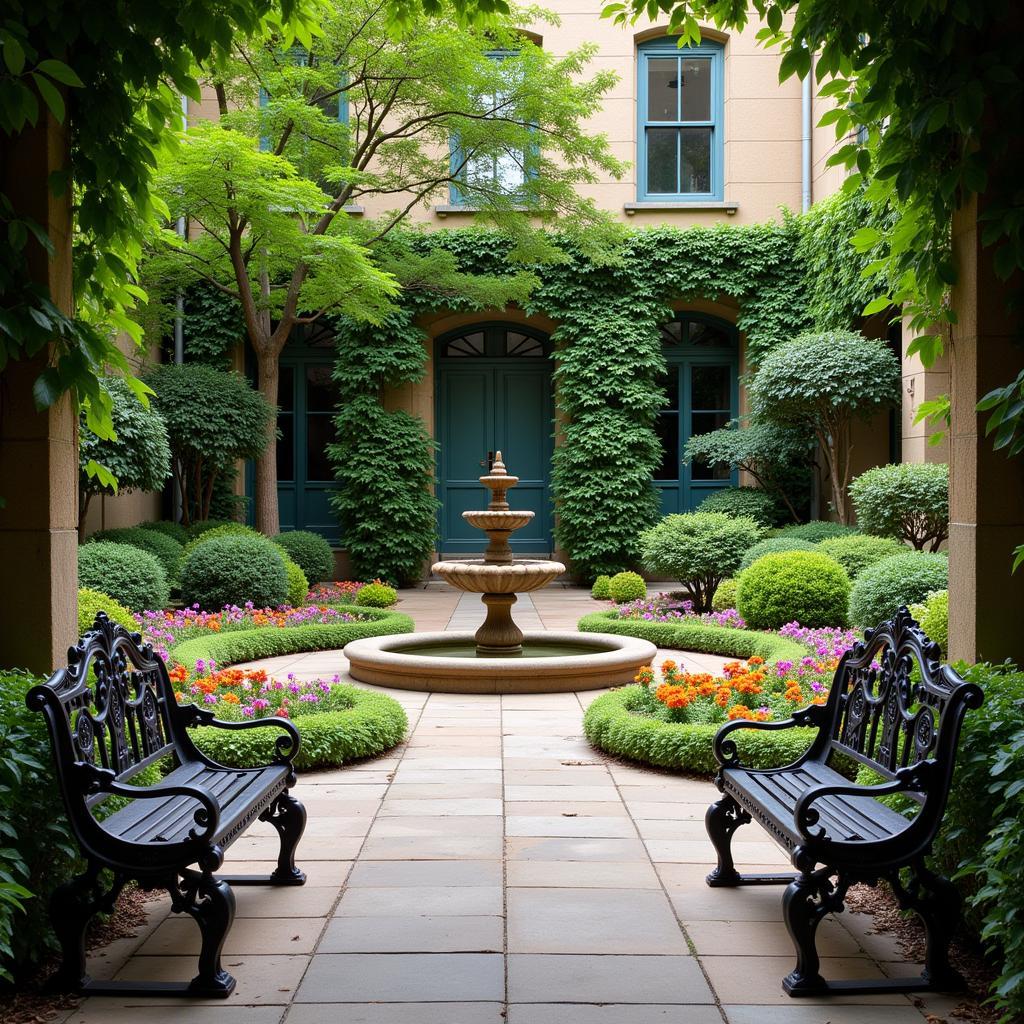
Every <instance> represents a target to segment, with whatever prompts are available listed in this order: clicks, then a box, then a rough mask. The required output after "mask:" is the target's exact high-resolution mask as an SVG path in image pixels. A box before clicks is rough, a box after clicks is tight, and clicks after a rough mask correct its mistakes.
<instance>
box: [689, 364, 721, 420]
mask: <svg viewBox="0 0 1024 1024" xmlns="http://www.w3.org/2000/svg"><path fill="white" fill-rule="evenodd" d="M690 388H691V394H690V404H691V406H692V408H693V409H695V410H696V409H728V408H729V406H730V404H731V403H730V401H729V367H728V366H694V367H693V369H692V370H691V376H690Z"/></svg>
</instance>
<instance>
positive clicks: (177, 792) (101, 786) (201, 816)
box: [77, 761, 220, 842]
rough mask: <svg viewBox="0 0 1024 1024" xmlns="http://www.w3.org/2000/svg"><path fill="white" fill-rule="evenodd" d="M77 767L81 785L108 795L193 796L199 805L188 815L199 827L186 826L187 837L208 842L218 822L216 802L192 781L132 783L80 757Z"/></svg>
mask: <svg viewBox="0 0 1024 1024" xmlns="http://www.w3.org/2000/svg"><path fill="white" fill-rule="evenodd" d="M77 767H78V768H79V770H80V772H81V774H82V775H83V777H84V779H85V782H84V786H83V788H84V789H85V791H86V792H87V793H91V794H97V793H109V794H110V795H111V796H124V797H130V798H131V799H132V800H157V799H159V798H161V797H168V796H184V797H188V798H189V799H191V800H197V801H198V802H199V804H200V806H199V807H197V808H196V811H195V814H193V816H192V817H193V819H194V820H195V823H196V824H197V825H199V826H200V827H201V828H202V831H201V832H197V831H196V830H195V829H190V830H189V833H188V837H189V839H191V840H195V841H197V842H208V841H209V840H211V839H212V838H213V836H214V835H215V834H216V832H217V829H218V827H219V826H220V805H219V804H218V803H217V801H216V800H215V799H214V798H213V796H212V795H211V794H210V793H208V792H207V791H206V790H205V789H204V788H203V787H202V786H198V785H196V784H194V783H193V784H192V785H191V786H165V785H160V784H157V785H154V786H132V785H130V784H129V783H127V782H118V780H117V776H116V775H115V774H114V773H113V772H112V771H111V770H110V769H109V768H97V767H96V766H95V765H91V764H86V763H85V762H81V761H80V762H78V763H77Z"/></svg>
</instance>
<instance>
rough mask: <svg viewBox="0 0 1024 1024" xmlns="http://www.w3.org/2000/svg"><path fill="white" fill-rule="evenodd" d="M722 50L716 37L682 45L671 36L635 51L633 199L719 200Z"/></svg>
mask: <svg viewBox="0 0 1024 1024" xmlns="http://www.w3.org/2000/svg"><path fill="white" fill-rule="evenodd" d="M724 64H725V61H724V56H723V49H722V44H721V43H716V42H712V41H710V40H709V41H707V42H702V43H701V44H700V45H699V46H687V47H682V48H680V47H679V46H678V45H677V37H676V36H664V37H662V38H659V39H652V40H649V41H648V42H646V43H641V44H640V46H639V49H638V61H637V76H638V89H637V96H638V103H637V111H638V118H639V123H638V125H637V199H639V200H640V201H654V202H657V201H658V200H664V201H666V202H686V201H687V200H693V201H707V200H715V199H721V198H722V187H723V181H724V177H725V175H724V172H723V165H724V153H725V148H724V133H723V120H724V102H723V95H724Z"/></svg>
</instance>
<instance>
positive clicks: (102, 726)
mask: <svg viewBox="0 0 1024 1024" xmlns="http://www.w3.org/2000/svg"><path fill="white" fill-rule="evenodd" d="M26 700H27V703H28V706H29V707H30V708H32V709H33V710H36V711H40V712H42V713H43V714H44V715H45V716H46V722H47V727H48V730H49V733H50V740H51V745H52V748H53V758H54V768H55V772H56V777H57V781H58V783H59V785H60V789H61V794H62V796H63V798H64V806H65V808H66V809H67V814H68V820H69V822H70V824H71V828H72V831H73V832H74V834H75V838H76V839H77V841H78V845H79V848H80V849H81V852H82V856H83V857H84V858H85V861H86V865H87V866H86V869H85V871H84V872H83V873H82V874H81V875H79V876H78V877H77V878H75V879H73V880H72V881H71V882H68V883H67V884H65V885H62V886H61V887H60V888H58V889H57V890H56V891H55V892H54V894H53V897H52V899H51V902H50V916H51V919H52V921H53V928H54V931H55V932H56V935H57V938H58V940H59V941H60V944H61V952H62V959H61V965H60V968H59V970H58V971H57V973H56V975H55V976H54V978H53V979H52V982H51V983H52V985H53V987H54V988H57V989H60V990H64V991H74V992H82V993H88V994H89V995H118V996H132V995H146V996H169V995H170V996H174V995H179V996H197V997H206V998H208V997H210V996H215V997H223V998H226V997H227V996H229V995H230V994H231V992H232V990H233V989H234V987H235V979H234V978H233V977H232V976H231V975H230V974H229V973H228V972H227V971H226V970H224V968H223V966H222V965H221V949H222V947H223V945H224V939H225V937H226V936H227V933H228V930H229V929H230V928H231V923H232V920H233V919H234V913H235V897H234V893H233V892H232V888H231V887H232V886H233V885H255V884H262V885H302V884H303V883H304V882H305V880H306V876H305V875H304V874H303V873H302V871H300V870H299V869H298V868H297V867H296V866H295V849H296V846H297V845H298V842H299V840H300V838H301V837H302V832H303V830H304V828H305V824H306V811H305V809H304V808H303V806H302V804H301V803H299V801H298V800H296V799H295V798H294V797H293V796H292V795H291V793H290V792H289V790H290V789H291V788H292V786H294V785H295V768H294V760H295V755H296V754H297V753H298V750H299V733H298V730H297V729H296V728H295V725H294V724H293V723H292V722H290V721H288V720H286V719H283V718H265V719H246V720H242V721H237V722H235V721H221V720H219V719H217V718H216V717H215V716H214V715H213V713H212V712H211V711H209V710H208V709H206V708H203V707H200V706H198V705H195V704H178V702H177V700H176V699H175V696H174V690H173V687H172V686H171V682H170V680H169V678H168V675H167V668H166V666H165V665H164V663H163V661H162V660H161V659H160V658H159V657H157V656H155V655H154V653H153V649H152V647H151V646H150V645H148V644H147V645H143V644H142V637H141V636H140V635H139V634H138V633H129V632H128V631H127V630H126V629H124V627H123V626H119V625H115V624H114V623H112V622H110V620H109V619H108V618H107V616H106V614H105V613H103V612H100V613H99V614H98V615H97V616H96V622H95V625H94V626H93V628H92V629H91V630H89V631H88V632H87V633H86V634H85V635H84V636H83V637H82V638H81V640H79V642H78V643H77V644H76V645H75V646H74V647H72V648H71V649H70V650H69V651H68V667H67V668H64V669H60V670H58V671H57V672H55V673H54V674H53V675H52V676H51V677H50V678H49V679H48V680H47V681H46V682H45V683H43V684H42V685H40V686H36V687H33V689H32V690H30V691H29V694H28V696H27V698H26ZM196 726H208V727H213V728H218V729H258V728H276V729H277V730H279V732H280V735H279V736H278V737H277V739H276V742H275V748H274V749H275V756H274V758H273V760H272V763H271V764H268V765H264V766H262V767H258V768H244V769H238V768H229V767H226V766H225V765H221V764H218V763H217V762H216V761H213V760H212V759H211V758H209V757H207V756H206V755H205V754H203V753H202V752H201V751H200V750H199V749H198V747H196V745H195V743H194V742H193V741H192V738H191V736H190V735H189V730H190V729H191V728H194V727H196ZM167 762H170V770H169V771H167V773H166V774H164V775H163V777H161V778H160V779H159V781H157V782H155V783H154V784H152V785H139V784H138V782H139V781H140V779H139V776H140V775H141V773H143V772H144V771H145V769H147V768H150V767H151V766H153V765H157V764H159V765H161V767H164V766H165V765H166V764H167ZM142 781H145V780H142ZM112 797H117V798H121V799H122V800H123V799H125V798H126V799H127V801H128V802H127V804H126V805H125V806H121V807H118V808H117V809H116V810H114V811H113V812H112V813H109V814H105V813H104V810H105V806H104V805H105V804H106V803H107V801H109V800H110V799H111V798H112ZM257 819H258V820H260V821H267V822H269V823H270V824H272V825H273V826H274V828H275V829H276V831H277V833H278V836H279V837H280V852H279V855H278V861H277V867H276V869H275V870H274V871H273V872H272V873H270V874H269V875H225V874H223V873H221V871H220V868H221V866H222V865H223V863H224V852H225V850H227V849H228V847H229V846H230V845H231V844H232V843H233V842H234V841H235V840H236V839H238V837H239V836H241V835H242V833H243V832H245V830H246V829H247V828H248V827H249V826H250V825H251V824H252V823H253V822H254V821H256V820H257ZM105 871H110V872H112V873H113V882H112V884H111V885H110V886H109V887H107V886H106V883H105V878H106V876H105V874H104V872H105ZM129 881H135V882H137V883H138V885H139V886H140V887H141V888H143V889H165V890H167V892H169V893H170V896H171V909H172V911H174V912H175V913H186V914H189V915H191V916H192V917H193V918H195V920H196V922H197V923H198V925H199V930H200V933H201V935H202V947H201V951H200V955H199V973H198V974H197V975H196V976H195V978H193V979H192V981H191V982H180V983H179V982H145V981H143V982H134V981H132V982H129V981H124V982H119V981H94V980H93V979H92V978H90V977H89V974H88V972H87V970H86V958H85V933H86V928H87V927H88V924H89V921H90V920H91V919H92V918H93V916H94V915H95V914H96V913H97V912H98V911H101V910H103V911H109V910H110V909H111V908H112V907H113V904H114V901H115V900H116V899H117V896H118V893H120V891H121V889H122V888H123V887H124V885H125V884H126V883H127V882H129Z"/></svg>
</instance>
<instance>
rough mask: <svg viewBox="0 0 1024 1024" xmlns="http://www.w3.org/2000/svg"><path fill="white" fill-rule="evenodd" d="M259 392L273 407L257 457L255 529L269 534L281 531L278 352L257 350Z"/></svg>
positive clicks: (272, 535) (271, 535) (274, 535)
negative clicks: (278, 475)
mask: <svg viewBox="0 0 1024 1024" xmlns="http://www.w3.org/2000/svg"><path fill="white" fill-rule="evenodd" d="M256 361H257V370H258V374H259V381H258V386H259V392H260V394H261V395H262V396H263V397H264V398H265V399H266V400H267V401H268V402H269V403H270V405H272V406H273V407H274V409H275V415H274V416H271V417H270V420H269V422H268V423H267V447H266V448H265V449H264V450H263V454H262V455H261V456H260V457H259V458H258V459H257V460H256V488H255V495H254V498H253V502H254V512H255V518H256V529H257V530H259V531H260V533H265V534H266V535H267V536H268V537H276V536H277V534H279V533H280V532H281V519H280V515H279V513H278V507H277V415H276V409H277V388H278V382H279V379H280V368H279V366H278V353H277V352H272V351H271V352H268V351H266V350H262V351H261V350H259V349H257V352H256Z"/></svg>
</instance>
